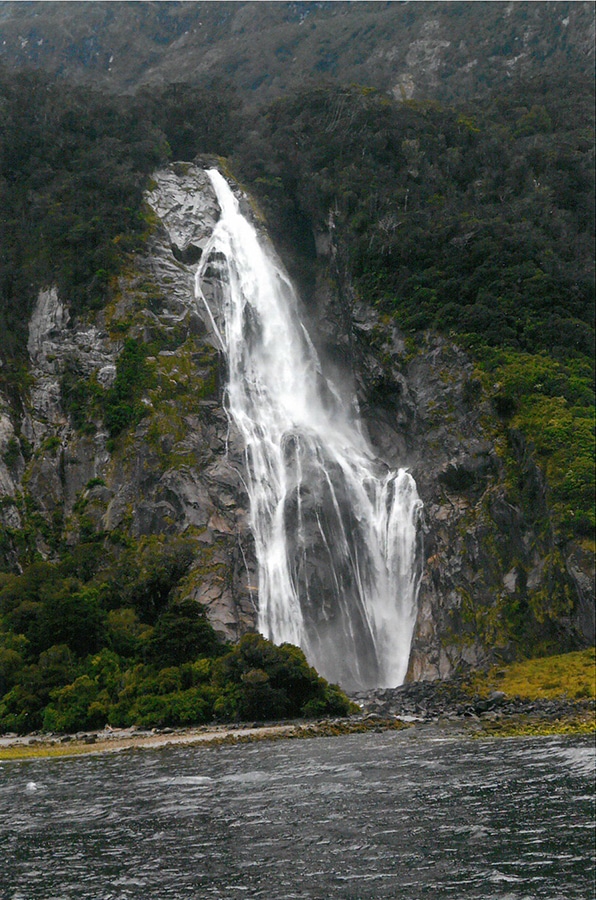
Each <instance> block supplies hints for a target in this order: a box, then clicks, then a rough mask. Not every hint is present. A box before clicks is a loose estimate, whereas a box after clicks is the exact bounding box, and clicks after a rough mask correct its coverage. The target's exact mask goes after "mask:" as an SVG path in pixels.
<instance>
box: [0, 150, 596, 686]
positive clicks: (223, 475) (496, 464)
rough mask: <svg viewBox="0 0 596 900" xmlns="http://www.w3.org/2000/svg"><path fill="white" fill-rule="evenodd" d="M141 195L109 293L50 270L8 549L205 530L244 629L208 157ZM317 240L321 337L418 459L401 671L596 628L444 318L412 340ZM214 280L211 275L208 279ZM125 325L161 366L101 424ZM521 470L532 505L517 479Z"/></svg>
mask: <svg viewBox="0 0 596 900" xmlns="http://www.w3.org/2000/svg"><path fill="white" fill-rule="evenodd" d="M147 203H148V206H149V209H150V211H151V212H150V215H149V218H150V220H151V221H152V222H153V232H152V235H151V237H150V239H149V241H148V244H147V248H146V251H145V252H144V253H143V254H141V255H139V256H137V257H135V258H134V259H133V260H131V262H130V265H129V267H128V268H127V270H126V271H125V272H124V273H123V274H122V276H121V277H120V279H119V283H118V285H117V286H115V287H114V290H113V294H112V297H111V298H110V300H109V302H108V303H107V305H106V307H105V308H104V309H103V310H101V311H100V312H97V313H95V314H93V315H90V316H89V317H87V318H81V317H78V318H77V317H75V316H73V315H72V313H71V312H70V311H69V308H68V302H67V300H68V298H63V297H60V296H59V294H58V292H57V290H56V289H55V288H54V287H51V286H50V287H48V288H47V289H46V290H44V291H42V292H40V294H39V298H38V302H37V305H36V308H35V311H34V314H33V316H32V319H31V322H30V324H29V343H28V352H29V361H30V367H29V386H28V392H27V394H26V396H24V398H23V408H22V411H21V412H18V411H17V410H15V409H14V408H11V407H10V406H9V404H8V402H6V401H4V402H2V405H1V408H0V496H1V503H0V517H1V518H0V523H1V526H2V543H1V548H2V550H3V552H4V556H5V564H8V565H9V566H13V567H15V568H18V566H19V565H21V564H24V563H25V562H26V561H27V560H29V559H32V558H33V557H34V555H35V554H36V553H37V554H41V556H42V557H44V558H47V559H52V558H54V557H56V555H57V552H58V548H59V547H60V546H64V544H65V543H66V544H67V545H68V544H70V545H74V544H76V543H77V542H78V541H79V540H81V539H84V538H85V536H87V537H88V536H89V535H98V534H100V535H104V536H105V537H106V538H108V537H109V536H110V535H112V536H115V535H118V534H124V535H128V536H130V538H132V539H134V540H135V541H138V542H140V543H141V544H142V542H143V541H144V540H147V539H148V538H149V537H150V536H152V537H155V536H157V537H158V538H163V539H164V540H166V539H167V538H171V537H175V536H177V535H185V536H186V537H187V538H188V539H189V540H190V541H192V542H193V543H194V547H195V551H194V556H195V562H194V564H193V567H192V570H191V572H190V574H189V576H188V578H187V579H186V581H185V590H186V592H187V595H188V596H190V597H193V598H195V599H196V600H198V601H200V602H201V603H203V604H205V606H206V608H207V611H208V614H209V617H210V619H211V621H212V622H213V623H214V625H215V627H216V628H217V630H218V631H220V632H221V633H222V634H224V635H225V636H226V637H228V638H236V637H238V636H239V635H240V634H242V633H243V632H245V631H247V630H250V629H253V628H255V625H256V620H257V607H256V603H257V576H256V564H255V557H254V549H253V543H252V538H251V534H250V529H249V524H248V500H247V496H246V490H245V487H244V481H243V465H244V460H243V452H244V449H243V446H242V442H241V440H240V438H239V436H238V435H237V434H236V432H235V430H234V428H233V426H232V425H231V424H230V422H229V421H228V418H227V415H226V413H225V411H224V409H223V396H222V394H223V381H224V372H223V368H224V363H223V361H222V358H221V354H220V347H219V342H218V337H217V334H216V331H215V326H214V324H213V322H212V320H211V318H210V315H209V314H208V312H207V310H206V308H204V307H203V305H202V304H201V302H200V301H197V298H196V297H195V285H194V273H195V269H196V264H197V262H198V261H199V260H200V258H201V256H202V254H203V252H204V250H205V247H206V244H207V242H208V240H209V236H210V234H211V231H212V229H213V226H214V224H215V222H216V220H217V216H218V207H217V203H216V201H215V196H214V194H213V191H212V188H211V184H210V181H209V179H208V176H207V175H206V173H205V172H204V171H203V170H202V169H201V168H199V167H198V166H197V165H194V164H188V163H178V164H174V165H172V166H170V167H168V168H167V169H165V170H163V171H160V172H158V173H156V174H155V177H154V180H153V183H152V187H151V190H150V192H149V193H148V195H147ZM316 245H317V248H318V253H319V256H318V260H317V270H318V273H319V277H318V280H317V285H318V287H317V289H316V291H315V294H314V299H313V302H312V304H311V305H310V307H309V308H308V309H307V310H306V315H307V319H308V324H309V328H310V330H311V333H312V336H313V339H316V341H317V343H318V344H319V346H320V347H321V348H322V351H323V352H324V354H325V357H326V365H328V367H329V368H330V369H331V370H333V372H334V374H335V376H336V379H337V380H338V381H339V383H341V385H342V386H343V389H344V390H345V392H346V393H347V394H348V395H351V394H353V395H355V396H356V397H357V398H358V403H359V405H360V409H361V414H362V417H363V421H364V424H365V427H366V428H368V432H369V436H370V440H371V443H372V444H373V446H374V447H375V448H376V449H377V452H378V454H379V456H380V457H382V458H383V459H384V460H385V461H386V462H387V463H388V464H390V465H391V466H394V467H398V466H407V467H409V468H410V469H411V471H412V473H413V475H414V477H415V478H416V481H417V484H418V490H419V493H420V496H421V497H422V500H423V502H424V515H423V524H422V532H423V534H422V538H423V541H422V545H423V550H422V554H423V563H424V565H423V577H422V584H421V589H420V597H419V613H418V622H417V627H416V633H415V638H414V646H413V650H412V657H411V662H410V677H411V678H412V679H414V680H424V679H437V678H441V679H444V678H447V677H448V676H450V675H451V674H452V673H453V672H454V670H456V669H457V668H458V667H460V666H461V665H462V664H463V665H471V666H478V665H483V664H485V663H488V662H490V660H491V659H492V658H493V656H494V653H495V651H497V652H498V654H499V655H500V656H501V657H505V658H506V657H507V656H508V655H511V654H513V652H514V649H515V641H516V638H518V637H520V636H522V635H524V636H525V638H528V637H529V638H531V640H532V641H533V642H534V644H535V645H536V646H541V645H542V646H546V647H547V646H548V645H549V641H551V642H552V641H555V642H556V643H557V647H559V648H561V647H564V646H566V645H569V646H570V647H573V646H577V645H578V643H581V641H582V640H587V639H589V635H590V634H591V633H592V631H593V578H592V577H591V571H590V566H591V564H592V563H591V560H592V557H591V556H589V555H588V554H587V553H586V552H585V551H584V550H583V549H582V548H581V547H580V546H579V545H578V546H576V545H573V546H559V545H558V544H557V542H556V540H555V538H554V537H553V534H552V530H551V529H549V527H548V522H549V516H548V507H547V501H546V494H545V487H544V483H543V481H542V478H541V475H540V472H539V470H538V469H537V468H536V467H535V466H534V465H533V464H532V462H531V457H530V456H529V455H528V453H527V452H526V449H527V448H525V447H524V444H523V439H522V438H521V436H519V435H514V434H507V433H506V429H505V428H504V426H503V423H502V422H500V421H499V419H498V417H497V416H496V415H495V413H494V410H493V408H492V406H491V403H490V400H489V397H488V395H487V393H486V391H485V388H484V386H483V384H482V381H481V380H480V378H479V377H478V374H477V373H476V372H475V370H474V366H473V363H472V361H471V360H470V359H469V358H468V356H467V355H466V353H465V352H464V351H463V350H461V349H460V348H458V347H457V346H456V345H455V344H454V343H453V342H451V341H449V340H447V339H445V338H443V337H439V336H437V335H432V334H427V335H425V336H423V337H420V339H419V340H418V341H417V343H416V344H414V343H413V342H412V340H411V339H408V340H405V339H404V337H403V335H401V334H400V333H399V332H398V331H397V330H396V329H395V327H394V326H393V325H392V324H391V323H388V322H386V321H383V320H382V319H381V318H380V317H379V316H378V315H377V313H376V312H375V311H374V310H371V309H369V308H367V307H366V306H365V305H364V304H362V303H360V302H358V301H357V298H355V296H354V292H353V290H352V288H351V285H350V282H349V278H348V277H347V276H345V275H344V276H342V277H339V275H338V258H339V257H338V254H337V252H336V251H337V248H335V247H334V243H333V235H323V236H319V239H318V240H317V241H316ZM339 256H341V254H339ZM207 275H208V273H207ZM207 280H208V278H207ZM215 282H216V273H214V283H213V290H214V292H215V293H216V292H217V285H216V283H215ZM207 289H208V287H207ZM130 341H133V342H136V344H138V345H140V346H142V348H143V352H144V364H145V365H146V366H147V371H148V373H149V376H150V377H148V379H147V381H146V383H145V384H144V386H143V389H142V395H141V396H140V403H141V404H142V409H141V412H140V414H139V415H138V416H137V417H136V419H135V421H134V422H133V423H132V424H129V425H128V426H127V427H126V428H124V429H123V430H121V431H119V432H116V431H115V430H114V429H113V428H112V431H110V427H109V424H106V422H109V417H108V416H107V414H106V409H107V405H106V404H108V401H109V398H110V396H111V395H110V390H111V388H112V387H113V385H114V384H115V383H116V381H117V379H118V372H119V365H120V361H121V359H122V355H123V352H124V348H125V347H126V346H128V344H127V342H130ZM338 373H339V378H337V376H338ZM73 384H74V385H75V386H76V391H75V392H74V393H73V387H72V386H73ZM69 385H70V387H69ZM73 398H74V399H73ZM512 471H513V472H514V473H515V477H517V478H518V479H521V480H522V481H523V482H524V485H525V488H524V490H525V496H526V497H531V502H530V503H529V504H528V503H527V502H526V504H525V505H524V503H522V502H520V501H519V498H517V499H516V497H515V496H514V493H513V492H512V491H511V489H510V479H511V472H512ZM522 493H523V492H522ZM545 526H546V527H545ZM582 636H583V637H582Z"/></svg>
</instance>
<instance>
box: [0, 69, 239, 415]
mask: <svg viewBox="0 0 596 900" xmlns="http://www.w3.org/2000/svg"><path fill="white" fill-rule="evenodd" d="M234 109H235V103H234V100H233V97H232V95H231V93H230V90H229V88H228V87H227V86H226V85H225V84H221V83H218V84H209V85H205V86H202V87H197V86H194V87H190V86H187V85H169V86H168V87H165V88H163V89H152V90H151V91H140V92H139V94H138V95H137V96H136V97H134V98H131V97H118V96H115V95H107V94H102V93H99V92H96V91H93V90H91V89H89V88H74V87H69V86H68V85H66V84H65V83H61V84H58V83H56V82H55V81H53V80H52V79H51V78H49V77H48V76H46V75H43V74H41V73H40V72H33V71H31V72H23V73H17V74H14V73H9V72H7V71H5V70H4V69H2V68H0V114H1V118H2V141H1V142H0V197H1V198H2V217H1V221H0V357H2V358H4V357H5V358H7V359H8V360H14V359H15V357H17V358H18V357H19V355H20V354H22V353H23V347H24V341H25V338H26V324H27V320H28V313H29V312H30V310H31V308H32V305H33V302H34V299H35V296H36V294H37V291H38V290H39V289H40V288H43V287H47V285H48V284H55V285H56V286H57V288H58V291H59V293H60V295H61V296H62V297H65V298H68V304H69V306H70V308H71V310H73V311H74V312H81V311H85V310H87V309H89V308H100V307H102V306H105V304H106V303H107V302H108V300H109V299H110V296H111V294H112V292H113V290H114V280H115V277H116V276H117V275H118V273H119V272H120V270H121V268H122V265H123V262H124V260H125V259H126V256H127V254H129V253H130V252H131V251H134V250H136V249H139V248H140V247H141V246H142V244H143V241H144V239H145V237H146V235H147V232H148V230H150V229H151V227H152V223H151V221H148V220H147V212H146V209H145V208H144V206H143V190H144V189H145V187H146V186H147V181H148V177H149V174H150V172H151V171H152V170H154V169H155V168H156V167H157V166H158V165H160V164H163V163H164V162H165V161H166V160H167V159H168V158H170V156H171V155H172V152H173V153H174V155H175V156H176V157H177V158H180V157H181V156H182V157H184V156H187V157H188V158H192V157H193V156H194V155H195V154H196V153H197V151H199V150H202V151H203V152H213V153H226V152H228V150H229V146H230V145H229V141H230V136H231V135H233V134H234V131H235V126H234V124H233V121H232V120H233V116H234ZM1 375H2V381H3V383H4V386H5V388H6V389H9V390H10V389H11V388H12V390H16V389H17V387H18V385H19V383H20V384H21V385H22V381H21V382H19V379H18V378H17V372H16V371H15V369H14V364H13V366H11V368H9V369H5V368H3V369H2V372H1ZM76 399H77V398H73V400H74V401H75V402H76ZM78 399H81V398H80V397H79V398H78ZM116 427H118V426H116Z"/></svg>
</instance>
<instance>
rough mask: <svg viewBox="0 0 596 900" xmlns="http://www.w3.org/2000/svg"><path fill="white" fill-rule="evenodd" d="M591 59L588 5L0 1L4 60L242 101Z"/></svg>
mask: <svg viewBox="0 0 596 900" xmlns="http://www.w3.org/2000/svg"><path fill="white" fill-rule="evenodd" d="M593 55H594V8H593V4H591V3H570V2H550V3H545V2H538V3H524V2H521V3H509V2H483V3H466V2H448V3H445V2H425V3H413V4H412V3H400V2H389V3H386V2H371V3H368V2H313V3H301V2H291V3H281V2H270V3H259V2H237V3H221V2H209V3H205V2H203V3H196V2H187V3H176V2H169V3H148V2H140V3H127V2H118V3H106V2H94V3H83V2H79V3H77V2H75V3H64V2H53V3H47V2H29V3H14V2H3V3H0V62H2V63H4V64H5V65H7V66H10V67H11V68H14V67H20V66H34V67H39V68H43V69H45V70H47V71H48V72H51V73H55V74H56V75H58V76H59V77H61V78H64V79H66V80H68V81H71V82H75V83H85V84H93V85H94V86H96V87H102V88H108V89H110V90H116V91H130V90H133V89H135V88H136V87H138V86H139V85H140V84H156V85H158V84H164V83H165V84H167V83H170V82H186V83H197V82H200V81H202V80H204V79H206V78H207V79H212V78H214V77H217V78H224V79H229V80H230V81H231V82H232V83H233V84H234V85H235V87H236V88H237V89H238V90H239V92H240V93H241V95H242V97H243V99H244V102H246V103H248V104H250V105H254V104H262V103H264V102H266V101H268V100H270V99H272V98H273V97H276V96H279V95H281V94H283V93H285V92H287V91H288V90H292V89H294V88H296V87H302V86H304V84H305V83H308V82H309V81H314V82H320V81H321V80H322V79H323V80H327V81H329V80H331V81H335V80H336V81H338V82H340V83H346V84H347V83H350V82H358V83H361V84H367V85H372V86H374V87H377V88H379V89H382V90H384V91H387V92H389V93H391V94H392V95H393V96H395V97H396V98H397V99H401V98H402V97H404V98H411V97H428V96H432V97H436V98H437V99H440V100H443V101H446V100H453V99H455V98H458V97H459V98H461V97H469V96H476V95H480V94H485V93H486V92H487V91H488V90H495V89H498V88H500V87H502V86H504V85H505V84H507V83H509V82H511V81H514V80H516V79H518V78H520V77H523V78H526V77H528V76H535V77H538V78H543V79H544V78H547V77H549V76H550V75H552V74H554V73H563V72H564V73H566V75H567V77H568V78H569V79H570V80H571V79H573V78H574V77H577V76H579V75H583V76H586V75H587V76H588V77H590V76H591V74H592V72H593V65H594V62H593Z"/></svg>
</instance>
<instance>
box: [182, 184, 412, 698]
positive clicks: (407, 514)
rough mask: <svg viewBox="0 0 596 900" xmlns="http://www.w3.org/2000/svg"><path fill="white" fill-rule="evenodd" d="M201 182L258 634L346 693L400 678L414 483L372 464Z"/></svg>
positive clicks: (276, 296) (263, 254)
mask: <svg viewBox="0 0 596 900" xmlns="http://www.w3.org/2000/svg"><path fill="white" fill-rule="evenodd" d="M208 174H209V177H210V178H211V182H212V184H213V187H214V190H215V193H216V195H217V200H218V203H219V206H220V208H221V217H220V219H219V221H218V223H217V225H216V226H215V229H214V231H213V234H212V236H211V238H210V240H209V243H208V245H207V247H206V248H205V250H204V253H203V257H202V262H201V264H200V266H199V268H198V270H197V276H196V285H197V298H198V299H199V300H200V301H201V302H204V303H205V305H206V307H207V309H208V311H209V314H210V316H211V320H212V323H213V326H214V328H215V330H216V332H217V334H218V335H219V338H220V340H221V343H222V347H223V349H224V351H225V354H226V358H227V364H228V385H227V397H226V408H227V412H228V415H229V416H230V418H231V420H232V421H233V422H234V423H235V425H236V427H237V428H238V430H239V431H240V433H241V434H242V436H243V438H244V441H245V446H246V471H247V475H246V478H247V487H248V494H249V498H250V522H251V528H252V531H253V534H254V540H255V547H256V556H257V561H258V568H259V621H258V626H259V630H260V631H261V632H262V633H263V634H264V635H265V636H266V637H268V638H270V639H271V640H273V641H275V642H276V643H278V644H279V643H283V642H284V641H288V642H290V643H293V644H297V645H299V646H300V647H302V649H303V650H304V652H305V654H306V656H307V658H308V660H309V662H310V663H311V664H312V665H313V666H315V667H316V669H317V670H318V671H319V672H320V673H321V674H322V675H324V676H325V678H327V679H328V680H330V681H333V682H338V683H339V684H341V685H342V687H344V688H346V689H348V690H355V689H359V688H360V689H362V688H370V687H392V686H395V685H398V684H401V683H402V682H403V680H404V678H405V675H406V670H407V666H408V658H409V652H410V643H411V639H412V632H413V629H414V623H415V619H416V597H417V590H418V581H419V571H418V567H417V554H416V533H417V520H418V515H419V510H420V508H421V505H422V504H421V501H420V500H419V498H418V494H417V491H416V485H415V482H414V479H413V478H412V477H411V475H409V474H408V472H407V471H405V470H404V469H400V470H399V471H391V470H388V468H387V466H386V465H385V464H383V463H382V462H381V461H379V460H377V459H376V458H375V456H374V454H373V452H372V451H371V449H370V447H369V446H368V444H367V442H366V440H365V438H364V436H363V434H362V431H361V428H360V424H359V422H358V420H357V417H356V416H355V415H354V412H353V410H350V409H348V408H347V405H346V404H345V402H344V401H343V400H342V398H341V396H340V393H339V392H338V390H337V388H336V387H335V385H334V384H333V383H332V382H331V381H330V380H329V379H327V378H325V376H324V375H323V372H322V370H321V365H320V361H319V359H318V356H317V353H316V351H315V348H314V346H313V344H312V342H311V340H310V338H309V336H308V333H307V331H306V329H305V327H304V325H303V324H302V323H301V321H300V317H299V313H298V302H297V298H296V295H295V292H294V289H293V287H292V284H291V282H290V280H289V278H288V276H287V274H286V273H285V270H284V269H283V266H282V265H281V263H280V261H279V260H278V259H277V258H276V256H275V254H274V252H273V251H272V250H271V248H270V247H269V246H268V245H267V243H266V242H265V241H264V240H262V239H260V238H259V236H258V234H257V232H256V230H255V229H254V227H253V226H252V225H251V223H250V222H249V221H248V220H247V219H246V218H245V217H244V216H243V215H242V214H241V212H240V208H239V205H238V201H237V200H236V198H235V197H234V195H233V193H232V191H231V189H230V187H229V185H228V184H227V182H226V180H225V179H224V178H223V176H222V175H221V174H220V173H219V172H218V171H216V170H210V171H209V173H208ZM207 283H210V284H211V286H212V289H213V285H215V289H216V290H217V291H218V292H219V297H218V301H217V303H212V307H213V308H210V306H209V304H208V303H207V301H206V299H205V294H206V293H207V291H206V289H205V287H206V284H207ZM216 307H217V308H216Z"/></svg>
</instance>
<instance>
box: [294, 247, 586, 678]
mask: <svg viewBox="0 0 596 900" xmlns="http://www.w3.org/2000/svg"><path fill="white" fill-rule="evenodd" d="M317 247H318V252H319V257H318V265H319V269H320V272H321V273H322V274H321V275H320V276H319V281H318V284H319V288H318V291H317V292H316V294H315V298H314V302H313V305H312V307H311V309H310V321H311V330H312V334H313V336H314V337H315V339H316V340H317V342H318V344H319V346H320V347H322V348H323V352H325V351H326V350H327V348H338V347H339V348H341V347H343V348H344V353H343V365H344V367H345V368H346V369H349V370H350V371H351V374H352V378H353V383H354V384H355V393H356V395H357V398H358V403H359V406H360V410H361V414H362V417H363V420H364V424H365V427H366V428H367V430H368V433H369V437H370V440H371V443H372V445H373V447H375V448H376V450H377V451H378V453H379V456H380V457H381V458H383V459H385V460H386V461H387V462H388V463H389V464H390V465H391V466H393V467H400V466H405V467H407V468H409V469H410V471H411V472H412V474H413V476H414V478H415V479H416V484H417V487H418V492H419V494H420V497H421V499H422V501H423V503H424V511H423V517H422V535H421V537H422V541H421V544H422V559H423V577H422V582H421V587H420V593H419V608H418V619H417V625H416V630H415V634H414V641H413V646H412V653H411V659H410V669H409V673H408V678H409V679H411V680H413V681H420V680H432V679H445V678H448V677H450V676H451V675H452V673H453V672H454V671H455V670H457V669H458V668H459V667H460V666H462V665H463V666H464V667H467V666H470V665H471V666H483V665H485V664H488V663H490V662H491V660H492V659H493V658H494V654H495V651H496V652H497V653H498V654H499V656H500V657H501V658H503V657H505V658H507V657H508V656H512V655H513V654H514V652H515V643H516V641H521V643H522V644H523V643H524V642H526V644H527V646H528V647H529V648H530V649H531V648H532V646H540V645H541V644H542V646H544V645H545V644H547V643H548V642H549V641H551V646H557V647H558V648H561V649H571V648H572V647H577V646H582V645H584V644H588V643H589V642H590V641H592V640H593V636H594V578H593V571H594V570H593V557H592V555H591V554H588V553H586V552H585V551H584V550H582V548H581V547H580V546H578V545H575V544H568V545H566V546H563V547H561V546H559V544H558V543H557V540H556V538H555V537H554V534H553V529H552V526H551V523H550V514H549V509H548V503H547V491H546V486H545V483H544V480H543V477H542V474H541V472H540V470H539V469H538V468H537V466H536V465H535V464H534V463H533V461H532V457H531V452H530V450H529V448H528V447H526V445H525V443H524V440H523V437H522V436H521V435H519V434H513V433H509V434H507V436H506V434H505V428H504V425H503V423H502V421H500V420H499V418H498V416H497V415H496V414H495V410H494V408H493V407H492V404H490V403H489V402H488V400H487V399H486V398H485V396H484V393H483V387H482V383H481V381H480V380H479V378H478V377H477V375H476V374H475V372H474V366H473V363H472V361H471V359H470V358H469V357H468V356H467V354H466V353H465V352H464V351H463V350H461V349H460V348H458V347H457V346H456V345H455V344H454V343H453V342H451V341H449V340H447V339H445V338H443V337H440V336H439V335H433V334H427V335H425V336H419V337H418V339H417V343H416V346H415V347H412V346H411V341H410V342H409V345H408V346H407V342H406V341H405V339H404V336H403V335H401V334H400V333H399V331H398V330H397V329H396V328H395V327H394V326H393V324H391V323H390V324H386V323H384V322H383V321H382V320H381V319H380V317H379V315H378V314H377V313H376V311H375V310H372V309H370V308H369V307H366V306H365V305H364V304H363V303H361V302H359V301H358V300H357V298H356V297H355V296H354V291H353V289H352V287H351V284H350V279H349V276H348V275H347V274H346V272H338V266H337V262H336V261H337V259H338V258H339V257H341V248H334V247H333V240H332V236H330V237H329V239H328V240H327V241H322V240H319V241H318V242H317ZM340 295H341V296H340ZM338 310H343V311H344V313H343V315H342V316H340V315H339V314H338ZM328 358H329V357H328ZM338 358H339V356H338V354H337V352H333V353H332V363H331V364H332V365H333V366H336V365H337V364H338ZM506 455H507V456H508V460H507V464H508V465H509V467H510V471H511V466H514V467H515V470H516V472H517V475H516V477H517V479H518V486H519V485H522V489H521V490H520V491H519V494H523V495H525V497H526V498H528V497H530V498H531V502H528V501H527V500H526V502H525V504H523V505H522V504H521V503H520V502H519V501H518V500H517V499H516V497H515V495H513V492H512V491H511V488H510V484H509V479H510V475H509V476H508V472H507V468H506V460H505V456H506ZM519 494H518V495H519Z"/></svg>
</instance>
